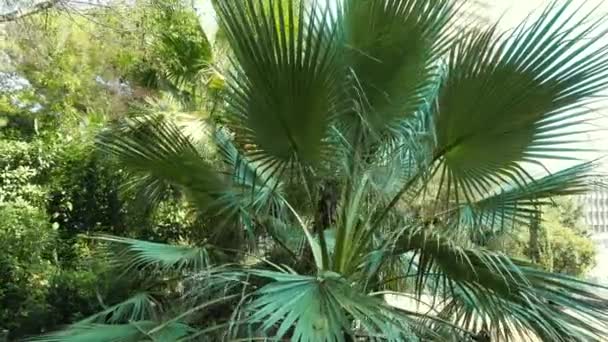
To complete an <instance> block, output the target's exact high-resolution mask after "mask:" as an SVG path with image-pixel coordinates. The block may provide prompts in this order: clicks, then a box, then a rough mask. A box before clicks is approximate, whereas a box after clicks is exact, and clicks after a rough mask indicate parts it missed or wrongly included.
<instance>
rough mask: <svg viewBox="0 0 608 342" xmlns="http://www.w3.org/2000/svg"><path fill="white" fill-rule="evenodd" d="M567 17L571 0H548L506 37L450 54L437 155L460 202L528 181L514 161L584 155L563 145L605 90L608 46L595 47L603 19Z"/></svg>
mask: <svg viewBox="0 0 608 342" xmlns="http://www.w3.org/2000/svg"><path fill="white" fill-rule="evenodd" d="M573 10H574V8H573V5H572V4H571V1H565V2H564V4H559V2H553V3H552V4H551V5H550V6H549V7H548V8H547V9H546V10H545V11H544V12H543V13H542V14H541V15H540V17H539V19H537V20H536V21H533V22H530V23H524V24H522V25H521V26H520V27H518V28H517V29H516V30H515V31H513V33H511V34H510V35H507V36H501V35H496V34H495V31H496V30H495V28H492V29H490V30H487V31H482V32H477V33H473V34H469V35H468V36H466V37H465V38H464V39H462V40H461V42H460V43H459V44H458V45H457V46H456V47H455V48H454V49H452V50H451V51H450V54H449V57H448V60H447V75H446V77H445V80H444V81H443V86H442V89H441V92H440V95H439V98H438V103H437V108H436V113H437V115H436V116H437V117H436V120H435V130H436V135H437V147H436V150H435V152H434V158H435V159H440V160H441V161H442V162H443V163H444V164H445V165H446V172H445V176H444V177H443V178H445V179H447V182H446V184H448V185H449V187H450V188H451V189H449V190H451V191H452V192H453V193H459V195H460V196H461V197H460V198H461V199H462V197H465V199H467V200H473V199H472V198H473V197H476V196H483V195H484V194H485V193H488V192H489V191H490V190H491V189H492V188H493V187H496V185H497V184H500V183H502V182H504V181H505V179H507V180H508V179H511V180H514V181H516V182H521V183H525V182H527V181H528V180H529V177H528V176H527V174H526V172H525V170H524V168H522V166H521V164H520V163H521V162H531V163H538V162H539V161H542V160H543V159H547V158H568V155H567V153H568V152H569V151H582V150H584V149H582V148H581V147H577V146H576V145H570V144H571V143H575V142H576V141H574V140H572V137H573V136H574V135H575V134H576V133H579V132H580V130H578V129H577V127H578V125H579V124H580V123H581V122H582V121H585V120H587V118H588V114H589V112H590V111H591V109H589V108H587V107H585V105H586V104H589V103H591V102H593V101H596V100H597V99H596V98H594V97H593V95H594V94H596V93H598V92H599V91H601V90H602V89H603V88H604V87H605V86H606V84H607V81H606V80H607V79H608V78H607V76H608V66H607V65H608V63H607V61H608V48H606V47H605V45H603V44H600V41H599V39H600V37H602V36H603V32H604V31H605V28H604V29H602V25H603V18H600V19H594V20H591V19H590V15H591V14H590V13H587V14H585V15H583V16H582V18H580V19H578V17H577V15H572V14H570V12H571V11H573ZM568 146H571V147H568ZM456 196H458V194H457V195H456Z"/></svg>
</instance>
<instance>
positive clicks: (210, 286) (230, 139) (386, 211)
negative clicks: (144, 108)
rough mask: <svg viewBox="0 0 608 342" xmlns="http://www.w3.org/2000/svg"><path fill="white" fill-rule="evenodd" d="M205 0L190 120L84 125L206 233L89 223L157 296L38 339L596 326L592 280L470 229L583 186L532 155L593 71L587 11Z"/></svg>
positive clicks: (579, 173)
mask: <svg viewBox="0 0 608 342" xmlns="http://www.w3.org/2000/svg"><path fill="white" fill-rule="evenodd" d="M214 5H215V8H216V11H217V14H218V17H219V22H220V26H221V29H222V31H223V33H224V35H225V37H226V39H227V42H228V43H229V46H230V55H229V58H230V61H231V63H230V66H229V67H228V68H227V69H226V71H225V73H224V75H225V88H224V89H223V90H222V91H221V94H220V99H219V106H217V108H218V111H217V112H216V113H212V114H213V115H211V118H210V119H209V118H207V119H206V122H205V124H204V127H205V129H204V133H205V134H204V135H205V136H206V138H203V139H199V137H198V136H197V135H196V134H191V130H186V129H184V126H183V125H181V124H180V123H179V122H178V120H176V117H175V116H171V115H160V114H158V113H157V111H156V112H154V111H152V112H154V113H153V114H150V113H147V114H145V115H140V116H136V117H133V118H131V119H129V120H128V121H125V122H124V123H123V124H121V125H120V126H117V127H115V128H113V129H112V130H109V131H108V132H106V133H105V134H103V135H102V136H101V137H100V140H99V141H100V146H101V147H102V148H104V149H105V150H107V151H110V152H112V153H113V154H114V155H116V156H117V157H118V158H119V159H120V160H121V161H122V162H123V163H124V164H125V165H126V166H127V167H128V168H129V169H130V170H132V171H133V174H134V176H135V178H134V182H133V183H131V185H132V186H133V187H134V188H136V189H137V191H138V194H139V195H140V196H141V197H140V198H141V199H142V200H143V201H145V202H146V203H147V204H149V205H154V203H156V202H158V201H159V200H160V198H162V196H163V194H164V193H165V192H166V191H167V189H169V188H173V189H177V190H178V191H179V192H181V193H183V194H184V195H185V196H186V198H187V199H188V202H189V203H190V205H191V206H192V207H193V208H196V210H197V212H198V213H199V214H200V215H201V216H203V217H204V218H205V223H204V225H203V228H201V229H203V230H206V231H213V232H214V233H213V234H211V233H210V234H208V235H207V239H205V240H204V241H202V242H200V243H198V244H197V245H196V246H194V247H186V246H171V245H163V244H158V243H152V242H145V241H138V240H132V239H127V238H119V237H110V236H102V237H98V239H101V240H103V241H107V242H110V243H111V244H113V245H116V246H118V247H119V250H118V258H117V259H118V260H119V261H121V262H122V263H123V264H124V265H125V266H126V267H128V269H129V270H137V271H144V272H145V273H147V274H148V275H152V276H153V277H156V278H157V280H158V279H162V280H161V281H160V283H161V284H162V285H158V286H161V288H162V289H164V290H163V291H162V292H163V293H164V294H165V295H166V296H169V297H170V298H171V299H170V300H169V299H167V297H166V296H165V297H163V296H160V295H159V291H156V292H145V293H142V294H140V295H138V296H136V297H134V298H131V299H129V300H127V301H125V302H123V303H120V304H118V305H116V306H114V307H110V308H108V309H107V310H106V311H104V312H102V313H100V314H99V315H96V316H94V317H91V318H89V319H86V320H84V321H82V322H79V323H76V324H74V325H73V326H71V327H69V328H68V329H66V330H65V331H62V332H59V333H55V334H51V335H48V336H45V337H42V338H41V339H42V340H47V341H55V340H56V341H59V340H60V341H68V340H74V341H83V340H87V341H89V340H90V341H93V340H95V341H118V340H120V341H130V340H134V341H135V340H136V341H140V340H158V341H165V340H166V341H175V340H199V339H200V340H204V339H205V338H207V339H214V340H219V339H226V340H233V339H244V340H249V339H256V338H266V337H267V338H271V339H272V338H278V339H291V340H293V341H326V340H327V341H334V340H337V341H345V340H354V339H357V338H365V339H368V340H373V339H377V340H394V341H410V340H412V341H416V340H424V341H427V340H440V341H444V340H449V339H453V340H457V341H462V340H467V339H479V338H481V337H480V336H481V335H480V334H479V332H480V331H482V332H483V333H484V334H487V335H488V336H490V337H493V338H495V339H497V340H501V341H502V340H505V341H506V340H512V339H516V338H523V339H528V338H530V337H531V336H536V337H539V338H541V339H543V340H546V341H572V340H587V339H590V340H597V339H600V338H601V336H602V331H603V329H604V325H606V324H607V323H606V322H608V314H607V313H608V312H607V311H606V310H607V309H608V302H607V301H606V300H605V299H603V297H602V296H601V295H599V294H598V292H599V291H598V288H599V287H597V286H595V285H592V284H587V283H584V282H582V281H580V280H577V279H574V278H570V277H567V276H563V275H558V274H551V273H547V272H544V271H541V270H539V269H537V268H535V267H534V265H532V264H530V263H529V262H527V261H525V260H515V259H512V258H509V257H507V256H505V255H503V254H501V253H498V252H495V251H492V250H489V249H488V248H486V245H485V242H486V241H487V239H488V238H490V237H492V236H494V235H496V234H501V233H504V232H506V231H508V230H509V229H512V228H513V227H514V226H515V225H525V224H528V222H530V219H531V218H532V217H534V216H535V215H536V214H537V213H538V210H539V209H538V208H539V205H541V204H543V203H546V202H547V201H549V200H550V199H551V197H553V196H560V195H571V194H577V193H582V192H584V191H586V190H587V189H588V188H589V187H590V186H591V185H592V182H593V180H594V177H593V176H594V174H593V167H594V164H593V163H581V164H579V165H576V166H573V167H571V168H568V169H565V170H563V171H560V172H557V173H552V174H547V175H545V176H542V177H533V176H532V175H531V174H530V172H529V170H530V168H529V167H528V166H529V165H541V164H542V162H543V161H545V160H547V159H551V158H570V156H569V155H568V152H571V151H577V147H576V145H571V144H572V143H574V142H576V137H575V136H576V134H579V133H581V132H580V130H579V129H578V128H577V127H579V125H580V123H581V122H583V121H585V120H586V119H587V118H588V114H589V111H590V109H589V108H588V107H587V106H586V105H587V104H589V103H590V102H592V101H594V100H596V97H595V96H594V95H596V94H598V92H600V91H602V90H603V89H604V87H605V85H606V83H607V82H608V77H607V76H608V63H607V62H608V49H607V48H606V47H605V46H602V45H601V44H599V43H600V42H599V37H600V36H601V35H602V34H603V33H604V31H603V30H605V29H606V28H604V27H603V25H604V23H603V21H602V18H598V19H594V18H593V17H592V16H591V14H589V15H580V16H575V15H572V12H573V10H574V8H573V6H572V5H570V4H569V2H554V3H552V4H551V5H549V7H548V8H547V9H546V10H544V11H543V12H542V13H540V15H539V16H538V18H536V19H534V20H533V19H529V20H527V21H526V22H524V23H523V24H521V25H520V26H518V27H517V28H515V29H514V30H512V31H510V32H507V33H500V32H498V29H497V27H490V28H488V29H480V28H478V27H474V28H471V29H465V30H463V25H460V24H459V22H460V21H461V20H462V15H461V14H460V12H459V6H461V3H460V2H459V1H451V0H344V1H342V2H335V3H333V4H332V5H322V4H321V3H318V2H315V1H312V2H311V1H301V2H297V3H294V2H291V1H271V0H268V1H262V0H260V1H257V0H244V1H230V0H215V1H214ZM148 109H149V108H148ZM199 133H200V132H199ZM209 144H213V146H214V148H213V149H212V151H211V152H209V151H208V149H209V146H210V145H209ZM201 146H203V147H204V148H202V147H201ZM205 149H207V150H205ZM167 274H171V275H173V276H171V277H169V276H166V275H167ZM176 279H177V280H176ZM168 293H170V295H168ZM388 293H390V294H396V295H398V296H400V297H402V298H413V299H414V301H417V302H419V303H421V304H426V305H430V306H431V307H432V309H431V310H428V311H426V310H424V311H423V312H418V311H416V312H414V311H408V310H407V309H406V308H403V307H401V308H400V307H395V306H392V305H389V304H388V303H387V302H386V301H385V298H384V297H383V295H384V294H388ZM425 298H431V301H432V303H426V302H425V301H426V299H425ZM218 306H219V307H220V308H222V310H220V312H221V314H220V313H218V310H215V311H213V310H212V309H214V308H217V307H218ZM210 312H214V313H210ZM86 338H89V339H86Z"/></svg>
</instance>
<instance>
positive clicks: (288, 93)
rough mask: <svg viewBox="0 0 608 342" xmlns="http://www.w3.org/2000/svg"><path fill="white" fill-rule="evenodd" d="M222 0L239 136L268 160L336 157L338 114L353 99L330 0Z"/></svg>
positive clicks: (230, 104)
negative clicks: (332, 141)
mask: <svg viewBox="0 0 608 342" xmlns="http://www.w3.org/2000/svg"><path fill="white" fill-rule="evenodd" d="M259 3H260V4H267V5H268V6H257V2H256V1H254V0H245V1H238V2H234V1H228V0H216V1H215V2H214V4H215V7H216V11H217V13H218V16H219V19H220V24H221V27H222V29H223V30H224V32H225V33H226V35H227V38H228V42H229V43H230V47H231V49H232V53H233V54H234V60H233V62H234V63H233V68H232V72H231V75H230V77H229V78H228V82H227V91H226V96H225V101H226V102H227V108H226V119H227V121H228V123H229V126H230V128H231V129H232V130H233V131H234V132H235V133H236V139H237V143H238V145H240V146H246V148H247V153H248V155H250V156H255V157H256V159H257V160H260V161H263V162H264V164H265V165H266V166H267V167H274V168H281V167H282V166H285V165H287V164H291V163H293V162H296V161H297V162H298V163H299V164H300V165H304V166H318V165H319V163H320V162H321V161H322V160H324V159H326V158H329V157H331V155H330V154H329V153H330V152H329V151H330V146H329V141H328V139H327V137H328V134H329V131H330V122H331V120H332V119H333V118H335V117H336V116H337V115H338V114H339V113H341V112H343V111H344V110H345V108H348V107H347V102H346V101H345V100H344V97H343V90H342V88H343V75H344V73H343V70H344V65H343V64H342V63H340V60H339V54H338V44H336V39H337V35H338V32H337V31H338V27H337V25H335V22H333V21H332V14H331V12H330V11H329V10H328V8H319V7H316V6H317V3H316V2H313V5H312V7H314V8H311V9H310V10H308V11H306V10H305V7H304V5H303V4H300V5H299V6H294V5H293V3H292V2H288V3H287V5H284V4H283V2H282V1H264V2H259Z"/></svg>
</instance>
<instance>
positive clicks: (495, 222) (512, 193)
mask: <svg viewBox="0 0 608 342" xmlns="http://www.w3.org/2000/svg"><path fill="white" fill-rule="evenodd" d="M595 168H596V164H595V163H594V162H588V163H582V164H578V165H575V166H572V167H570V168H567V169H564V170H562V171H559V172H556V173H553V174H549V175H546V176H544V177H542V178H540V179H535V180H531V181H530V182H528V183H525V184H518V183H511V184H505V185H504V187H503V189H502V190H501V191H498V192H495V193H493V194H491V195H488V196H486V197H485V198H483V199H481V200H479V201H476V202H474V203H470V204H464V205H462V206H461V208H460V210H459V211H457V215H456V216H457V218H456V220H457V225H462V226H464V227H467V228H473V229H478V230H480V233H482V234H483V233H484V232H483V231H484V230H485V233H491V232H493V231H504V230H505V229H506V228H508V227H512V226H513V224H523V225H528V224H529V223H530V220H531V219H532V218H533V217H535V215H538V214H539V213H540V206H541V205H544V204H550V203H551V199H552V198H553V197H558V196H570V195H581V194H584V193H585V192H587V191H589V190H591V189H592V187H593V185H594V184H595V179H596V178H597V176H596V175H594V174H593V173H592V171H593V170H594V169H595Z"/></svg>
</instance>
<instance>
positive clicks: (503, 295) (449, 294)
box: [395, 228, 608, 341]
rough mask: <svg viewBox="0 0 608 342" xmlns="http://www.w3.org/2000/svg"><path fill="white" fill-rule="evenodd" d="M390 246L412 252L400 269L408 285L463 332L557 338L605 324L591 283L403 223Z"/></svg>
mask: <svg viewBox="0 0 608 342" xmlns="http://www.w3.org/2000/svg"><path fill="white" fill-rule="evenodd" d="M395 246H396V247H397V249H396V250H395V251H396V252H398V253H399V254H401V253H402V252H409V253H411V254H412V255H413V257H411V258H410V265H409V266H408V270H407V271H406V275H409V276H411V277H414V278H415V290H416V292H417V293H418V294H419V295H421V294H422V293H430V294H431V295H432V296H434V298H435V300H436V303H438V306H437V307H436V308H435V309H436V310H441V311H442V314H441V315H440V316H441V317H445V318H448V319H450V320H451V321H453V322H454V323H455V324H457V325H458V326H460V327H462V328H463V329H466V330H468V331H479V330H480V329H481V328H485V329H488V330H489V331H490V332H491V333H492V334H493V335H494V336H495V337H496V338H497V339H499V340H507V341H508V340H511V339H513V338H516V337H522V336H526V335H529V336H539V337H542V338H543V340H545V339H547V340H555V341H562V340H569V339H574V340H585V339H588V338H591V339H597V338H600V337H601V336H603V334H604V333H605V329H606V328H608V327H607V326H605V323H602V322H606V318H607V316H608V311H607V310H608V302H607V301H606V300H605V297H604V296H602V294H601V293H598V291H599V290H600V288H598V286H597V285H594V284H590V283H586V282H583V281H581V280H578V279H576V278H572V277H568V276H563V275H557V274H552V273H549V272H546V271H541V270H538V269H535V268H534V267H533V266H532V265H529V264H527V263H526V262H523V261H518V260H513V259H510V258H508V257H506V256H505V255H503V254H501V253H497V252H492V251H488V250H485V249H483V248H480V247H478V246H474V245H470V244H469V245H466V244H465V245H464V246H463V245H462V244H459V243H458V242H456V241H454V239H452V238H450V237H449V236H443V235H442V234H441V233H438V232H436V231H435V232H433V231H430V230H428V229H427V230H425V229H423V228H407V229H405V230H404V232H403V235H402V236H401V239H400V240H399V241H398V242H397V244H396V245H395ZM444 328H445V327H444ZM528 338H529V337H528Z"/></svg>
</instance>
